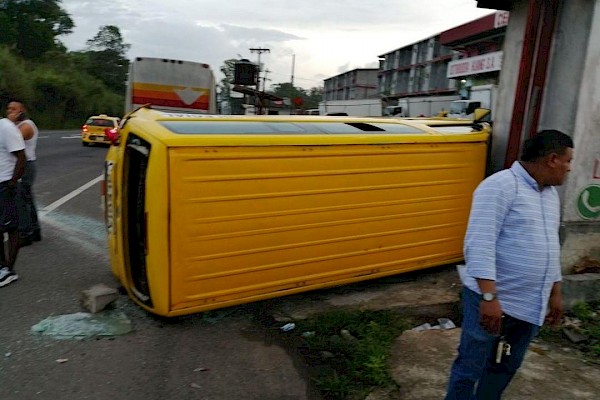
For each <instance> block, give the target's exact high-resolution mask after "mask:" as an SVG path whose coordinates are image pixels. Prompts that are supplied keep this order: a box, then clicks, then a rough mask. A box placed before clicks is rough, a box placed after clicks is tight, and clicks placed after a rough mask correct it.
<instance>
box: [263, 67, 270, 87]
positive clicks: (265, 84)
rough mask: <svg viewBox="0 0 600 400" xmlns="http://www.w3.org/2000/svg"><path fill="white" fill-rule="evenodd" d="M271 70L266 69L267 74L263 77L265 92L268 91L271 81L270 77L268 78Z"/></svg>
mask: <svg viewBox="0 0 600 400" xmlns="http://www.w3.org/2000/svg"><path fill="white" fill-rule="evenodd" d="M269 72H271V71H269V70H268V69H265V76H264V77H263V92H266V91H267V81H270V79H267V75H268V74H269Z"/></svg>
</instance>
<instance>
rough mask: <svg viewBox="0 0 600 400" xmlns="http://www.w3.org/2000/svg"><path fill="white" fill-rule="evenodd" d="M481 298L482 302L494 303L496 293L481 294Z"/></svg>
mask: <svg viewBox="0 0 600 400" xmlns="http://www.w3.org/2000/svg"><path fill="white" fill-rule="evenodd" d="M481 298H482V299H483V301H494V300H496V293H491V292H487V293H482V294H481Z"/></svg>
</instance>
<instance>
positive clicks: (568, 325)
mask: <svg viewBox="0 0 600 400" xmlns="http://www.w3.org/2000/svg"><path fill="white" fill-rule="evenodd" d="M569 336H570V337H569ZM539 337H540V338H541V339H542V340H545V341H547V342H551V343H555V344H558V345H560V346H562V347H570V348H574V349H576V350H577V351H579V352H580V354H581V355H582V356H583V357H584V358H585V359H586V361H588V362H592V363H595V364H598V365H600V302H595V303H577V304H575V306H573V309H572V311H570V312H568V313H565V316H564V318H563V324H562V327H561V329H558V330H557V329H551V328H549V327H546V326H544V327H543V328H542V330H541V331H540V335H539Z"/></svg>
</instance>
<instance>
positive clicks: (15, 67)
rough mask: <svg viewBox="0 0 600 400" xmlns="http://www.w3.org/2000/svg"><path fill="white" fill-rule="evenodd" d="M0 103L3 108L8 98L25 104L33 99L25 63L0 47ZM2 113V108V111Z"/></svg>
mask: <svg viewBox="0 0 600 400" xmlns="http://www.w3.org/2000/svg"><path fill="white" fill-rule="evenodd" d="M0 71H2V73H1V74H0V103H1V105H2V106H5V105H6V103H7V102H8V100H9V99H10V98H18V99H20V100H23V101H25V102H29V101H30V100H32V99H33V89H32V87H31V85H30V82H29V81H28V77H27V74H26V72H25V62H24V61H23V60H22V59H20V58H19V57H17V56H15V55H14V54H12V53H11V52H10V51H9V50H8V49H7V48H6V47H1V46H0ZM2 111H4V108H3V109H2Z"/></svg>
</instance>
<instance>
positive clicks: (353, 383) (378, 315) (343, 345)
mask: <svg viewBox="0 0 600 400" xmlns="http://www.w3.org/2000/svg"><path fill="white" fill-rule="evenodd" d="M410 327H412V325H411V321H409V320H408V319H406V318H403V317H402V316H401V315H399V314H398V313H394V312H392V311H362V312H357V311H335V312H331V313H327V314H322V315H318V316H316V317H314V318H312V319H309V320H303V321H298V322H297V327H296V331H297V332H298V333H299V334H302V337H303V346H304V349H303V350H304V351H303V353H304V355H305V358H306V360H307V362H308V364H309V365H310V367H311V370H312V371H313V372H314V374H315V375H314V376H313V379H314V380H315V383H316V385H317V387H318V388H319V390H320V391H321V393H322V395H323V396H324V398H325V399H327V400H337V399H340V400H341V399H364V397H365V396H366V395H367V394H368V393H370V392H371V391H372V390H373V389H374V388H376V387H390V386H395V383H394V381H393V379H392V377H391V375H390V373H389V365H388V360H389V356H390V350H391V347H392V343H393V341H394V339H395V338H396V337H397V336H399V335H400V334H401V333H402V332H403V331H405V330H407V329H409V328H410Z"/></svg>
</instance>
